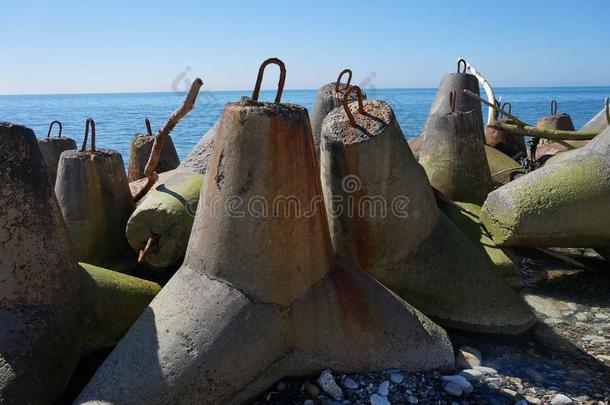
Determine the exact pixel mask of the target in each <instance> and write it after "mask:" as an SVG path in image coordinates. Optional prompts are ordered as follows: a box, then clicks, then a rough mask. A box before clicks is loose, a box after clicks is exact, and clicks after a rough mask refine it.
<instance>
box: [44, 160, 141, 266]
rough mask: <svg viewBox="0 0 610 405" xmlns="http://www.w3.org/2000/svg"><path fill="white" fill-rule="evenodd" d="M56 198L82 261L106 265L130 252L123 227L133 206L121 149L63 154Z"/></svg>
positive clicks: (75, 252) (74, 249) (56, 185)
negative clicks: (119, 151)
mask: <svg viewBox="0 0 610 405" xmlns="http://www.w3.org/2000/svg"><path fill="white" fill-rule="evenodd" d="M55 194H56V195H57V200H58V201H59V206H60V207H61V211H62V214H63V217H64V220H65V222H66V225H67V226H68V235H69V237H70V242H71V244H72V250H73V252H74V255H75V257H76V258H77V259H78V260H79V261H83V262H86V263H92V264H97V265H108V264H109V263H111V262H112V261H113V260H114V259H115V258H116V257H117V256H118V255H119V254H120V253H121V252H123V251H124V250H126V249H129V244H128V243H127V238H126V237H125V226H126V225H127V220H128V219H129V216H130V215H131V213H132V212H133V210H134V208H135V204H134V202H133V199H132V197H131V193H130V191H129V183H128V182H127V177H126V176H125V167H124V165H123V159H122V158H121V155H120V154H119V153H118V152H117V151H115V150H112V149H97V150H96V151H95V152H94V153H91V152H89V151H87V152H82V151H80V150H73V151H66V152H64V153H62V154H61V159H60V161H59V169H58V173H57V181H56V183H55Z"/></svg>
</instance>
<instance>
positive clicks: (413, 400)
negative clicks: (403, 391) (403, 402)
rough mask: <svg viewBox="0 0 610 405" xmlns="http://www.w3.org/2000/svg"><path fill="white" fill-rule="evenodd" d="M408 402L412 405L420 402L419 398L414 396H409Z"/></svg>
mask: <svg viewBox="0 0 610 405" xmlns="http://www.w3.org/2000/svg"><path fill="white" fill-rule="evenodd" d="M407 401H409V403H410V404H416V403H418V402H419V400H418V399H417V398H415V397H414V396H413V395H409V396H408V397H407Z"/></svg>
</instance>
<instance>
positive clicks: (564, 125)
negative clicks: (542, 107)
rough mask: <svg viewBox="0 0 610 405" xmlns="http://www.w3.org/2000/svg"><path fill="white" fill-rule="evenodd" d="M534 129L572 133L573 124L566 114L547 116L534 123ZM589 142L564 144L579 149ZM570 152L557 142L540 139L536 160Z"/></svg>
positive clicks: (568, 142)
mask: <svg viewBox="0 0 610 405" xmlns="http://www.w3.org/2000/svg"><path fill="white" fill-rule="evenodd" d="M536 127H537V128H541V129H560V130H565V131H574V124H573V123H572V117H570V115H569V114H566V113H560V114H552V115H547V116H546V117H542V118H540V119H539V120H538V121H537V122H536ZM587 142H589V141H565V143H567V144H569V145H572V147H574V148H580V147H583V146H585V145H586V144H587ZM568 150H570V149H569V148H568V147H567V146H565V145H562V144H560V143H557V142H553V141H550V140H547V139H540V143H539V145H538V147H537V148H536V159H540V158H541V157H542V156H546V155H551V156H552V155H555V154H557V153H559V152H564V151H568Z"/></svg>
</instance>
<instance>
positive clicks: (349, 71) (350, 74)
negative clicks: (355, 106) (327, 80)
mask: <svg viewBox="0 0 610 405" xmlns="http://www.w3.org/2000/svg"><path fill="white" fill-rule="evenodd" d="M344 74H347V83H345V85H346V88H348V89H349V85H350V83H351V82H352V71H351V70H350V69H343V70H342V71H341V73H339V77H337V81H336V82H335V92H337V93H338V92H339V85H340V84H341V78H342V77H343V75H344Z"/></svg>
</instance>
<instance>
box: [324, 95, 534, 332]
mask: <svg viewBox="0 0 610 405" xmlns="http://www.w3.org/2000/svg"><path fill="white" fill-rule="evenodd" d="M349 107H350V110H351V112H352V113H353V115H354V117H355V119H356V122H357V124H358V127H357V128H356V127H352V126H350V125H349V121H348V119H347V116H346V114H345V112H344V111H342V110H341V109H336V110H334V111H332V112H331V113H330V114H329V115H328V116H327V117H326V119H325V120H324V124H323V127H322V148H321V151H322V154H321V161H320V162H321V178H322V187H323V191H324V199H325V203H326V207H327V212H328V221H329V228H330V231H331V239H332V242H333V247H334V249H335V252H336V253H337V255H338V256H339V257H341V258H342V259H343V260H345V261H348V262H351V263H356V264H357V265H358V266H359V267H361V268H362V269H363V270H365V271H366V272H368V273H369V274H371V275H372V276H373V277H374V278H376V279H377V280H379V281H380V282H381V283H382V284H384V285H386V286H387V287H388V288H390V289H391V290H392V291H394V292H396V293H398V294H399V295H400V296H401V297H403V298H405V300H407V301H408V302H409V303H411V304H412V305H414V306H415V307H416V308H418V309H419V310H421V311H422V312H424V313H425V314H426V315H428V316H430V317H431V318H433V319H434V320H436V321H438V322H439V323H440V324H441V325H447V326H451V327H456V328H460V329H464V330H471V331H482V332H494V333H506V334H516V333H520V332H523V331H524V330H526V329H527V328H528V327H529V326H530V325H531V324H532V322H533V317H532V315H531V313H530V312H529V310H528V309H527V307H526V306H525V304H523V302H522V301H521V300H520V298H519V297H518V296H517V294H516V293H515V292H514V291H513V290H512V289H511V288H510V287H509V286H508V285H507V284H506V283H505V282H504V280H503V279H502V277H501V275H500V274H499V272H498V271H497V269H496V268H495V266H494V264H493V263H492V262H491V261H490V260H489V258H488V257H487V255H486V254H485V253H484V252H482V251H480V250H478V249H477V248H476V247H475V245H473V244H472V243H471V242H470V241H469V240H468V239H467V238H466V236H465V235H463V234H462V233H461V232H460V231H459V230H458V229H457V228H456V227H455V226H454V225H453V224H452V223H451V222H450V220H449V219H448V218H447V217H446V216H445V215H443V214H442V213H441V212H440V210H439V209H438V207H437V205H436V201H435V198H434V194H433V191H432V188H431V187H430V184H429V182H428V180H427V178H426V175H425V173H424V171H423V169H422V168H421V166H419V164H418V163H417V161H416V160H415V158H414V157H413V155H412V153H411V151H410V149H409V147H408V144H407V142H406V141H405V139H404V136H403V133H402V131H401V130H400V127H399V125H398V123H397V122H396V118H395V117H394V113H393V112H392V110H391V108H390V107H389V105H387V104H386V103H384V102H383V101H379V100H370V101H366V102H364V109H365V114H360V113H358V112H357V103H352V104H350V106H349ZM346 179H347V180H346ZM373 202H375V205H373ZM379 204H380V205H379ZM350 206H351V207H352V208H351V209H350ZM374 206H376V208H375V211H372V209H373V207H374ZM380 207H381V208H380ZM383 207H385V211H382V209H383Z"/></svg>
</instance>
